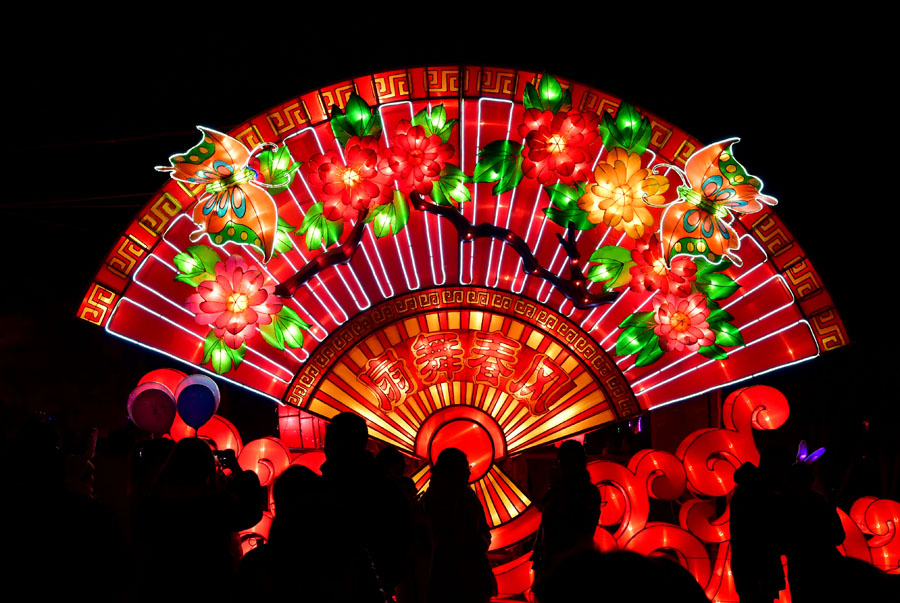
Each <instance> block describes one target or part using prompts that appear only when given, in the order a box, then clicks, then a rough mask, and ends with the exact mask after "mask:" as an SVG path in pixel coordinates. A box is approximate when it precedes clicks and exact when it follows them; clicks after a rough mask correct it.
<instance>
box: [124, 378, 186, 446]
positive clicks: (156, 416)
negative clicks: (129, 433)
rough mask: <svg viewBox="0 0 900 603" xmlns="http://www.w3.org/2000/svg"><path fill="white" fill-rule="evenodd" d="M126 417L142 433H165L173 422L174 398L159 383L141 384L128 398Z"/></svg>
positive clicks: (167, 389) (166, 388)
mask: <svg viewBox="0 0 900 603" xmlns="http://www.w3.org/2000/svg"><path fill="white" fill-rule="evenodd" d="M128 416H129V417H131V420H132V421H134V424H135V425H137V426H138V427H139V428H141V429H143V430H144V431H147V432H150V433H153V434H163V433H167V432H168V431H169V429H170V428H171V427H172V422H173V421H174V420H175V396H174V395H173V394H172V392H171V391H170V390H169V388H168V387H166V386H165V385H163V384H161V383H153V382H148V383H142V384H141V385H138V386H137V387H136V388H134V389H133V390H132V391H131V394H130V395H129V396H128Z"/></svg>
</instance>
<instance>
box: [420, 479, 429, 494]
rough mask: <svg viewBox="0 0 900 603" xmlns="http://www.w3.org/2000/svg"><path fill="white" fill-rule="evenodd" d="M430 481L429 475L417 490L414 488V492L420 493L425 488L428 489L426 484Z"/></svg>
mask: <svg viewBox="0 0 900 603" xmlns="http://www.w3.org/2000/svg"><path fill="white" fill-rule="evenodd" d="M430 483H431V478H430V477H429V478H428V479H426V480H425V481H424V482H422V487H421V488H419V489H418V490H416V494H422V492H424V491H425V490H427V489H428V484H430Z"/></svg>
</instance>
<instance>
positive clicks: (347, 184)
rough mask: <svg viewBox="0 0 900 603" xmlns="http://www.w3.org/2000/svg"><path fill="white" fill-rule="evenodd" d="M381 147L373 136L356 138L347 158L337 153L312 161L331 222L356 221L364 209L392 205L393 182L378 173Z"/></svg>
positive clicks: (350, 145)
mask: <svg viewBox="0 0 900 603" xmlns="http://www.w3.org/2000/svg"><path fill="white" fill-rule="evenodd" d="M381 152H382V149H381V147H380V146H379V144H378V140H377V139H376V138H375V137H373V136H364V137H363V138H359V137H357V136H353V137H351V138H350V140H348V141H347V147H346V148H345V149H344V154H343V157H341V155H339V154H338V153H336V152H335V151H328V153H326V154H324V155H322V154H317V155H313V156H312V158H310V160H309V167H310V169H311V170H312V173H313V176H314V179H317V180H318V181H319V184H320V185H321V191H322V199H323V200H324V203H323V205H324V207H323V210H322V213H323V215H324V216H325V217H326V218H328V219H329V220H352V219H354V218H356V215H357V213H358V212H359V210H361V209H367V208H371V207H374V206H376V205H384V204H386V203H390V202H391V197H392V194H391V178H390V176H389V175H387V174H384V173H382V172H380V171H379V170H378V164H379V161H380V154H381Z"/></svg>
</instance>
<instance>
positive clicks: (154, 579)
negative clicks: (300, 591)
mask: <svg viewBox="0 0 900 603" xmlns="http://www.w3.org/2000/svg"><path fill="white" fill-rule="evenodd" d="M232 458H233V456H232ZM232 471H234V473H232V477H231V478H226V477H225V474H224V473H223V472H221V471H218V470H217V468H216V460H215V457H214V456H213V452H212V450H211V449H210V447H209V445H208V444H207V443H206V442H205V441H203V440H202V439H200V438H185V439H183V440H180V441H179V442H178V443H177V444H176V445H175V447H174V449H173V450H172V455H171V457H170V458H169V460H168V462H167V463H166V466H165V467H164V468H163V470H162V473H161V474H160V477H159V481H158V483H157V486H156V488H155V490H154V492H153V494H152V495H151V496H149V497H148V498H147V499H146V500H145V503H144V505H143V508H142V509H141V512H140V518H139V526H138V528H137V529H136V534H135V541H136V542H135V545H136V547H137V549H138V553H139V558H138V568H139V569H140V571H141V572H142V575H141V576H140V577H139V582H138V586H139V589H140V592H139V599H140V600H146V601H159V600H161V599H166V600H178V601H181V600H185V601H187V600H196V599H197V598H200V599H204V600H230V599H231V595H232V587H233V581H234V576H235V569H236V566H237V561H238V559H239V558H240V544H239V542H238V539H237V534H236V532H238V531H239V530H243V529H246V528H249V527H251V526H252V525H254V524H255V523H257V522H258V521H259V520H260V518H261V517H262V504H260V503H261V502H262V499H261V497H260V495H259V493H260V486H259V479H258V478H257V476H256V474H255V473H253V472H252V471H243V472H242V471H240V468H239V467H235V468H233V469H232Z"/></svg>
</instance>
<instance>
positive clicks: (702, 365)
mask: <svg viewBox="0 0 900 603" xmlns="http://www.w3.org/2000/svg"><path fill="white" fill-rule="evenodd" d="M801 323H802V324H805V325H806V328H808V329H809V333H810V336H812V340H813V342H815V344H816V353H815V354H812V355H810V356H806V357H805V358H801V359H799V360H794V361H793V362H788V363H785V364H779V365H778V366H773V367H771V368H768V369H766V370H764V371H760V372H758V373H753V374H751V375H747V376H746V377H741V378H739V379H735V380H734V381H729V382H728V383H723V384H720V385H713V386H712V387H708V388H706V389H704V390H702V391H697V392H694V393H692V394H688V395H686V396H681V397H680V398H675V399H673V400H666V401H665V402H661V403H660V404H654V405H653V406H652V407H651V408H650V410H655V409H657V408H661V407H663V406H667V405H669V404H674V403H676V402H681V401H682V400H687V399H688V398H693V397H694V396H699V395H700V394H705V393H706V392H709V391H712V390H714V389H719V388H725V387H728V386H730V385H734V384H735V383H740V382H742V381H746V380H748V379H753V378H754V377H759V376H760V375H765V374H766V373H771V372H772V371H777V370H779V369H783V368H787V367H789V366H794V365H795V364H800V363H801V362H806V361H807V360H812V359H813V358H818V357H819V355H820V354H821V353H822V350H821V349H820V348H819V342H818V341H816V338H815V336H814V335H813V332H812V328H811V327H810V326H809V323H808V322H807V321H805V320H798V321H797V322H795V323H793V324H790V325H788V326H786V327H784V328H782V329H779V330H777V331H774V332H772V333H770V334H768V335H766V336H765V337H762V338H760V339H757V340H756V341H754V342H753V343H750V344H747V345H746V346H745V347H742V348H739V349H738V350H735V351H734V352H733V354H737V353H738V352H741V351H743V350H745V349H747V348H749V347H751V346H752V345H754V344H756V343H758V342H760V341H764V340H766V339H768V338H769V337H772V336H773V335H778V334H779V333H781V332H782V331H785V330H787V329H790V328H792V327H795V326H797V325H798V324H801ZM711 362H716V360H713V359H710V361H709V362H704V363H703V364H701V365H699V366H696V367H694V368H693V369H691V370H689V371H687V372H686V373H681V374H679V375H676V376H675V377H672V378H670V379H668V380H667V381H663V382H662V383H658V384H656V385H654V386H651V387H649V388H647V389H645V390H643V391H641V392H638V393H637V394H636V395H639V396H642V395H644V394H646V393H647V392H649V391H651V390H653V389H655V388H657V387H659V386H660V385H663V384H664V383H668V382H669V381H671V380H672V379H677V378H678V377H680V376H682V375H687V374H688V373H690V372H692V371H695V370H697V369H699V368H702V367H704V366H706V365H708V364H709V363H711Z"/></svg>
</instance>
